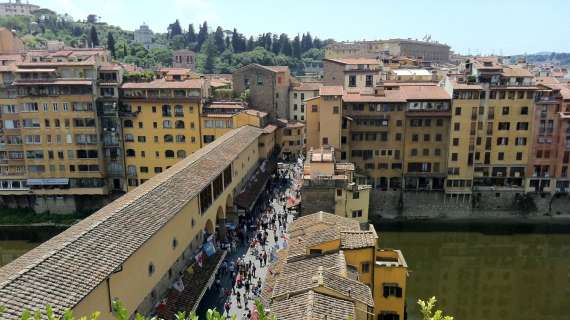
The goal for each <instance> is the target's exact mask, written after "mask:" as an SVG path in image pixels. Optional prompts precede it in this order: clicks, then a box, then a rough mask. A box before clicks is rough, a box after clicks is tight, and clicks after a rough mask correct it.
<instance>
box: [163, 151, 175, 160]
mask: <svg viewBox="0 0 570 320" xmlns="http://www.w3.org/2000/svg"><path fill="white" fill-rule="evenodd" d="M164 155H165V156H166V157H167V158H174V151H172V150H166V151H165V152H164Z"/></svg>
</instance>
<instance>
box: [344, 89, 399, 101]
mask: <svg viewBox="0 0 570 320" xmlns="http://www.w3.org/2000/svg"><path fill="white" fill-rule="evenodd" d="M342 100H343V101H344V102H395V103H404V102H406V99H405V98H404V96H403V95H402V93H401V92H400V90H384V95H374V94H367V93H362V92H355V91H352V92H350V91H349V92H345V94H344V95H343V96H342Z"/></svg>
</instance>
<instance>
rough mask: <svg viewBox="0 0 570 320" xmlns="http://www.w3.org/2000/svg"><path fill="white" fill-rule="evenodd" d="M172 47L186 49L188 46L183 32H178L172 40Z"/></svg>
mask: <svg viewBox="0 0 570 320" xmlns="http://www.w3.org/2000/svg"><path fill="white" fill-rule="evenodd" d="M170 47H171V48H172V49H174V50H180V49H184V47H186V41H185V39H184V36H183V35H181V34H177V35H175V36H174V37H172V39H171V40H170Z"/></svg>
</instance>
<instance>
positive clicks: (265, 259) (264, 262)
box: [263, 251, 267, 266]
mask: <svg viewBox="0 0 570 320" xmlns="http://www.w3.org/2000/svg"><path fill="white" fill-rule="evenodd" d="M263 265H265V266H266V265H267V252H266V251H263Z"/></svg>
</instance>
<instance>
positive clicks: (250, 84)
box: [232, 64, 291, 119]
mask: <svg viewBox="0 0 570 320" xmlns="http://www.w3.org/2000/svg"><path fill="white" fill-rule="evenodd" d="M232 81H233V88H234V91H235V92H236V93H237V94H241V93H242V92H244V91H245V90H246V89H249V92H250V101H249V102H250V103H249V105H250V107H251V108H253V109H256V110H260V111H263V112H267V113H268V114H269V115H270V117H271V118H273V119H274V118H284V119H288V118H289V90H290V87H291V74H290V73H289V68H288V67H279V66H278V67H267V66H262V65H258V64H250V65H247V66H244V67H242V68H240V69H238V70H236V71H235V72H234V73H233V76H232Z"/></svg>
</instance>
